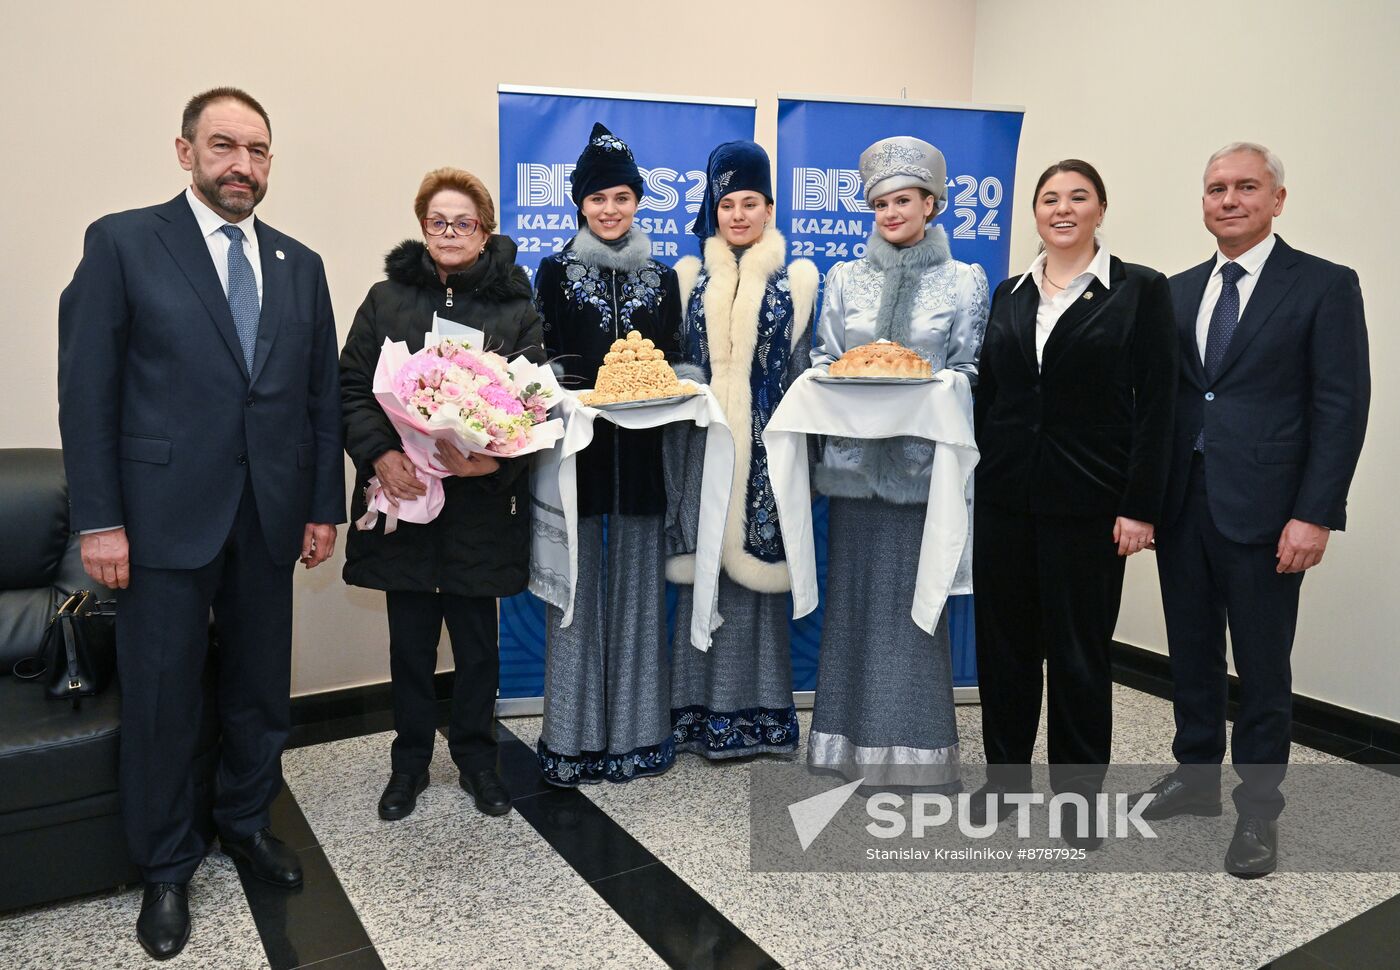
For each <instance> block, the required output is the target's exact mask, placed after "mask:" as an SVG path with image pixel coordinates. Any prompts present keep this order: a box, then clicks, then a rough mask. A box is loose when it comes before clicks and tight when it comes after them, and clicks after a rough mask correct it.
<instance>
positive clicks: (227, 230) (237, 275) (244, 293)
mask: <svg viewBox="0 0 1400 970" xmlns="http://www.w3.org/2000/svg"><path fill="white" fill-rule="evenodd" d="M219 231H220V232H222V233H223V234H224V235H225V236H228V308H229V312H230V313H232V314H233V326H234V329H235V330H237V331H238V342H239V343H240V344H241V345H242V346H243V362H244V363H245V364H247V365H248V373H249V374H252V373H253V348H254V347H255V346H256V344H257V342H258V314H259V313H260V312H261V311H260V308H259V306H258V281H257V279H256V278H255V277H254V276H253V264H252V263H250V262H248V256H247V255H246V254H245V253H244V252H243V238H244V237H243V230H242V229H240V228H238V227H237V226H220V227H219ZM1235 302H1236V303H1237V304H1238V302H1239V298H1238V297H1236V301H1235ZM1214 326H1215V324H1214V323H1213V322H1212V323H1211V327H1212V328H1214Z"/></svg>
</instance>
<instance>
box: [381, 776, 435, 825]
mask: <svg viewBox="0 0 1400 970" xmlns="http://www.w3.org/2000/svg"><path fill="white" fill-rule="evenodd" d="M427 787H428V773H427V772H426V771H425V772H423V773H422V774H421V775H410V774H409V773H408V772H406V771H396V772H394V773H393V774H391V775H390V776H389V784H387V785H385V786H384V794H382V795H380V796H379V817H380V818H382V819H384V821H386V822H397V821H398V820H399V819H401V818H408V817H409V816H410V815H412V814H413V810H414V809H415V808H417V807H418V796H419V795H421V794H423V789H425V788H427Z"/></svg>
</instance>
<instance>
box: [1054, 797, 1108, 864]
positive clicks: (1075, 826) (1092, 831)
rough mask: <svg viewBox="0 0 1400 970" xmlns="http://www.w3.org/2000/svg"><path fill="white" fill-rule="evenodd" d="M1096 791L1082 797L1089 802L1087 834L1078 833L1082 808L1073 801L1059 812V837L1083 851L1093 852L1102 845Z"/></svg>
mask: <svg viewBox="0 0 1400 970" xmlns="http://www.w3.org/2000/svg"><path fill="white" fill-rule="evenodd" d="M1096 795H1097V793H1096V792H1091V793H1087V794H1086V795H1085V796H1084V797H1085V799H1086V800H1087V801H1088V803H1089V811H1088V815H1089V822H1088V825H1087V827H1086V828H1085V832H1086V833H1087V834H1085V835H1080V834H1079V817H1080V814H1081V813H1082V811H1083V810H1082V809H1081V808H1080V807H1079V806H1078V805H1076V804H1073V803H1070V804H1066V805H1065V806H1064V808H1063V809H1062V810H1061V814H1060V838H1062V839H1064V840H1065V845H1067V846H1069V847H1070V848H1072V849H1083V850H1084V851H1085V852H1093V851H1094V850H1095V849H1097V848H1099V847H1100V846H1102V845H1103V836H1102V835H1100V834H1099V831H1098V827H1099V817H1098V810H1097V808H1096V805H1095V796H1096Z"/></svg>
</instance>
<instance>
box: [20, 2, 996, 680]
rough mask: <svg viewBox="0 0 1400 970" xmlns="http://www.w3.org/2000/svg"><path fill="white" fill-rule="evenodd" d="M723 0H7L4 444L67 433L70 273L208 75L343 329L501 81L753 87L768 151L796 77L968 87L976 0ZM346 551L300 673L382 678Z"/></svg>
mask: <svg viewBox="0 0 1400 970" xmlns="http://www.w3.org/2000/svg"><path fill="white" fill-rule="evenodd" d="M580 10H586V11H587V15H588V19H587V20H581V19H578V11H580ZM434 11H437V12H436V13H434ZM712 13H713V10H712V9H711V8H705V7H694V6H691V7H686V6H681V5H674V4H643V3H637V2H618V0H598V2H595V3H592V4H589V5H579V4H563V3H556V2H541V0H535V2H531V3H524V4H514V5H511V4H475V3H471V4H468V3H451V4H442V5H431V4H423V5H411V6H409V5H395V4H384V3H378V2H368V0H343V2H337V3H329V2H309V0H306V2H301V0H298V2H287V0H280V2H267V0H245V2H242V3H238V4H234V5H232V6H217V5H207V4H205V5H195V4H190V3H187V2H177V0H145V2H132V0H127V2H113V3H96V2H90V0H89V2H73V0H51V2H49V3H44V4H39V3H27V4H20V3H7V4H6V8H5V17H4V21H5V27H4V31H3V35H0V85H2V86H3V90H4V91H5V108H4V123H3V124H0V186H3V188H4V191H5V199H4V212H3V217H0V218H3V223H0V224H2V225H3V230H0V300H3V311H2V312H3V316H0V320H2V321H3V322H0V339H3V341H4V345H3V346H4V353H3V363H0V373H3V375H4V379H3V380H0V447H52V446H57V444H58V428H57V419H56V418H57V405H56V380H55V372H56V364H55V361H56V359H57V326H56V317H57V304H58V294H59V291H60V290H62V288H63V286H64V285H65V284H66V282H67V281H68V279H69V278H70V277H71V275H72V272H73V267H74V266H76V265H77V262H78V258H79V255H80V254H81V248H82V233H83V229H84V228H85V227H86V226H87V224H88V223H89V222H91V221H92V220H93V219H95V218H97V217H98V216H100V215H102V214H103V213H106V212H112V211H115V210H120V209H128V208H133V207H136V206H144V205H150V204H153V203H156V202H161V201H164V200H166V199H169V198H170V197H172V196H174V195H175V194H176V193H177V192H178V191H180V189H181V188H182V187H183V186H184V184H185V176H184V173H183V172H182V171H181V170H180V169H179V167H178V166H177V165H176V163H175V154H174V150H173V147H172V145H173V141H174V138H175V136H176V134H177V133H178V128H179V116H180V109H181V107H182V106H183V104H184V101H185V100H186V99H187V98H188V97H189V96H190V95H192V94H194V93H195V92H196V91H199V90H202V89H204V88H208V87H212V86H214V85H216V84H235V85H239V86H241V87H244V88H246V89H248V90H249V91H250V92H251V93H252V94H253V95H254V96H255V97H257V98H258V99H259V100H261V101H262V102H263V104H264V105H265V106H266V107H267V109H268V112H269V113H270V114H271V116H272V123H273V135H274V137H273V151H274V163H273V169H272V174H271V179H270V185H271V188H270V191H269V193H268V196H267V200H266V202H265V203H264V204H263V205H262V206H261V207H260V208H259V210H258V213H259V215H260V216H264V217H266V219H267V220H268V221H269V222H270V223H272V224H273V225H276V226H277V227H278V228H279V229H282V230H283V231H286V232H289V233H290V234H292V235H293V236H296V237H297V238H299V239H301V240H302V241H303V242H305V243H307V244H308V245H310V246H311V247H312V248H314V249H316V250H318V251H319V252H320V253H321V254H322V255H323V256H324V257H325V260H326V268H327V273H328V275H329V278H330V285H331V293H332V297H333V299H334V302H335V309H336V316H337V319H338V321H339V326H340V332H341V335H342V336H343V335H344V333H345V331H346V330H347V329H348V327H349V324H350V321H351V318H352V317H353V315H354V311H355V308H356V307H357V306H358V305H359V302H360V300H361V299H362V298H363V296H364V293H365V291H366V290H367V289H368V288H369V286H370V285H371V284H372V283H374V282H375V281H376V280H378V279H380V277H381V275H382V259H383V254H384V253H385V252H386V251H387V250H388V249H389V248H390V247H391V246H393V245H394V244H395V243H397V242H398V241H399V240H400V239H403V238H404V237H405V236H408V235H411V234H413V233H414V232H415V230H416V226H415V223H414V221H413V216H412V200H413V193H414V191H415V190H416V189H417V186H418V181H419V179H420V178H421V177H422V175H423V173H424V172H425V171H427V170H428V169H430V168H435V167H437V166H440V165H449V164H450V165H458V166H461V167H464V168H468V169H471V170H473V171H475V172H476V173H477V174H479V175H481V176H482V178H484V179H485V180H486V182H487V184H488V185H490V186H492V187H493V189H494V187H495V186H496V184H497V181H496V180H497V154H496V153H497V138H496V94H495V91H496V85H497V84H498V83H511V84H532V85H545V86H556V87H575V88H595V89H607V90H627V91H651V92H664V93H672V94H691V95H708V96H716V97H745V98H756V99H757V100H758V104H759V109H758V140H759V141H761V142H763V143H765V144H766V145H767V146H768V147H769V148H770V150H771V149H772V148H773V147H774V132H775V125H776V120H775V113H776V104H775V98H776V95H777V93H778V92H779V91H780V90H781V91H801V92H807V93H832V94H844V95H850V96H854V97H881V98H894V97H899V96H900V91H901V89H905V88H907V93H908V97H910V98H916V99H942V100H966V99H967V98H968V97H969V96H970V95H971V93H972V55H973V46H974V45H973V26H974V17H975V6H974V4H973V2H972V0H876V2H870V3H867V4H865V5H863V6H861V7H852V6H851V5H850V4H848V3H839V2H835V0H809V2H805V3H801V4H797V3H791V2H775V0H755V2H751V3H748V4H745V5H744V6H743V7H742V9H739V10H728V11H726V12H725V13H724V15H723V16H719V17H715V16H712V15H711V14H712ZM736 14H737V16H736ZM900 25H903V26H904V27H905V28H906V31H905V32H904V33H903V34H901V33H897V32H896V33H891V28H892V27H894V28H898V27H899V26H900ZM872 29H876V30H878V33H874V34H871V33H870V32H871V30H872ZM919 34H923V35H924V36H923V37H922V38H920V37H919V36H918V35H919ZM867 35H869V36H870V37H871V39H870V40H868V41H867V39H866V38H867ZM909 38H912V41H911V40H910V39H909ZM934 38H937V42H936V44H935V41H934ZM901 41H903V43H902V44H901ZM623 134H624V135H625V133H623ZM700 161H703V159H698V160H697V164H698V163H699V162H700ZM498 198H499V196H498ZM340 566H341V563H340V559H339V556H337V557H336V559H335V560H333V561H331V562H329V563H327V564H326V565H324V566H322V567H321V568H319V569H317V570H316V571H314V572H312V573H305V574H299V576H298V583H297V613H296V617H297V619H296V624H297V626H296V648H295V661H294V663H295V665H294V670H293V688H294V690H295V691H296V692H298V693H304V692H309V691H316V690H328V689H333V688H336V687H343V686H348V685H353V684H360V683H367V682H375V681H382V680H385V679H387V677H388V664H387V659H386V656H385V629H384V618H383V606H382V603H383V598H382V596H381V595H380V594H377V593H371V592H368V591H365V590H354V589H349V588H347V587H346V586H344V585H343V584H342V583H341V582H340Z"/></svg>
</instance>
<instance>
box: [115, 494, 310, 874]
mask: <svg viewBox="0 0 1400 970" xmlns="http://www.w3.org/2000/svg"><path fill="white" fill-rule="evenodd" d="M293 565H294V564H293V563H286V564H285V565H284V564H280V563H275V562H273V560H272V556H271V554H270V553H269V552H268V549H267V543H266V541H265V540H264V539H263V534H262V527H261V525H260V523H259V521H258V511H257V506H256V504H255V502H254V500H253V490H252V486H251V483H249V484H245V486H244V489H243V498H242V500H241V502H240V504H239V506H238V512H237V514H236V515H235V516H234V521H233V527H232V529H231V530H230V532H229V537H228V540H227V541H226V542H225V543H224V545H223V548H222V549H220V550H219V553H218V555H216V556H215V557H214V559H213V560H212V561H211V562H209V563H207V564H206V565H204V566H201V567H200V568H198V569H150V568H147V567H144V566H133V567H132V569H131V583H130V585H129V586H128V587H127V588H126V589H124V590H121V591H119V592H118V594H117V664H118V671H119V674H120V680H121V692H122V742H121V756H120V772H121V775H120V780H121V797H122V815H123V818H124V822H125V825H126V837H127V846H128V849H129V851H130V853H131V859H132V861H133V862H134V863H136V865H137V866H139V867H140V869H141V871H142V874H143V875H144V876H145V878H146V880H147V881H148V882H188V881H189V879H190V877H191V876H192V875H193V874H194V871H195V869H196V868H197V867H198V866H199V862H200V860H201V859H202V858H203V857H204V851H205V845H204V840H203V838H202V837H201V836H200V835H199V833H198V831H197V830H196V828H195V826H194V774H193V763H194V756H195V747H196V742H197V736H198V727H199V722H200V715H201V713H202V708H203V703H204V695H203V691H202V689H201V681H202V678H203V674H204V664H205V659H206V657H207V655H208V645H209V612H210V609H211V608H212V610H213V613H214V622H215V624H216V625H217V627H218V630H219V639H220V655H219V664H218V674H219V681H218V703H219V721H220V730H221V735H222V737H221V741H220V760H219V769H218V775H217V782H216V784H217V789H216V794H215V803H214V821H215V824H216V825H217V827H218V830H219V834H220V836H221V837H222V838H224V839H235V840H236V839H243V838H246V837H248V836H249V835H252V834H253V833H254V832H256V831H257V830H258V829H260V828H263V827H265V826H266V825H267V824H268V807H269V806H270V805H271V804H272V800H273V798H274V797H276V795H277V793H278V792H279V791H280V790H281V788H282V749H283V747H284V746H285V745H286V741H287V733H288V731H289V730H290V726H291V677H292V674H291V669H292V668H291V659H292V567H293Z"/></svg>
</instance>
